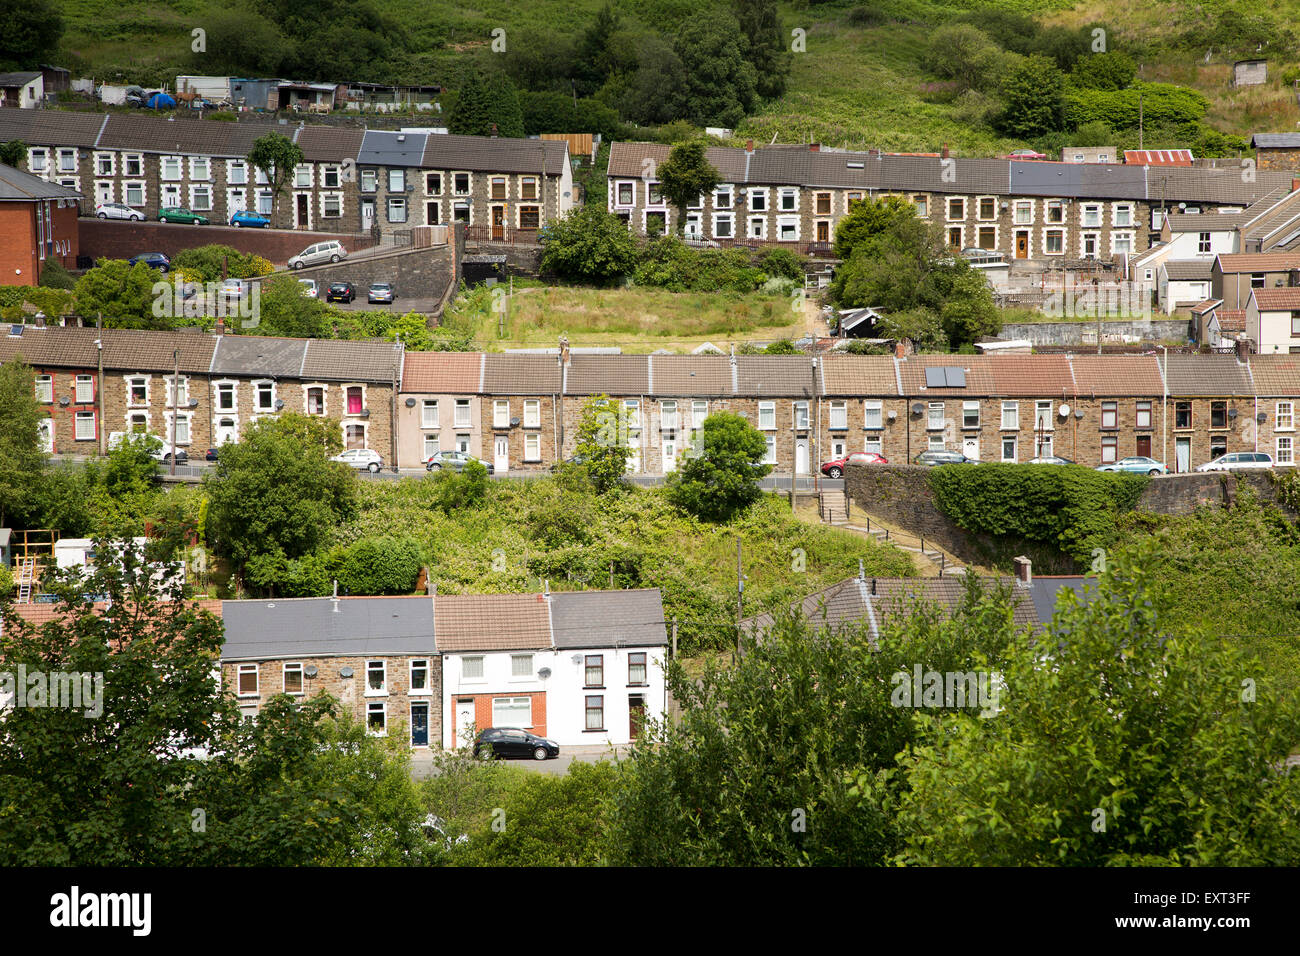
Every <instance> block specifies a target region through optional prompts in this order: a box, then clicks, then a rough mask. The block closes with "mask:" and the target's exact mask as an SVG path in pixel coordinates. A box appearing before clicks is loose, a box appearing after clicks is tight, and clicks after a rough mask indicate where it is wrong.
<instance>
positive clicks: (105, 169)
mask: <svg viewBox="0 0 1300 956" xmlns="http://www.w3.org/2000/svg"><path fill="white" fill-rule="evenodd" d="M95 175H96V176H115V175H117V154H116V153H113V152H102V151H101V152H96V153H95Z"/></svg>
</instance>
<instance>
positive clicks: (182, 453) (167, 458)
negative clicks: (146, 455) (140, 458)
mask: <svg viewBox="0 0 1300 956" xmlns="http://www.w3.org/2000/svg"><path fill="white" fill-rule="evenodd" d="M174 450H175V453H176V464H178V465H183V464H184V463H185V462H187V461H189V460H190V455H189V452H187V451H186V450H185V449H184V448H176V449H174ZM172 452H173V448H172V445H171V442H164V443H163V444H162V445H161V446H159V447H158V448H156V449H154V451H153V457H154V458H156V459H158V460H159V461H160V462H162V463H163V464H164V465H170V464H171V463H172Z"/></svg>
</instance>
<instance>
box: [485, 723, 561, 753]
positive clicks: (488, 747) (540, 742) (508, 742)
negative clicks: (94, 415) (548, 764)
mask: <svg viewBox="0 0 1300 956" xmlns="http://www.w3.org/2000/svg"><path fill="white" fill-rule="evenodd" d="M474 753H475V754H477V755H478V756H480V757H487V756H488V755H489V754H490V755H491V756H493V757H532V758H533V759H534V760H550V759H551V758H553V757H558V756H559V755H560V745H559V744H557V743H556V742H555V741H554V740H549V739H547V738H546V737H538V736H537V735H536V734H530V733H529V732H528V731H526V730H519V729H517V728H514V727H489V728H488V729H487V730H481V731H479V734H478V736H477V737H475V738H474Z"/></svg>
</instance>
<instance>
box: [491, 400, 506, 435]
mask: <svg viewBox="0 0 1300 956" xmlns="http://www.w3.org/2000/svg"><path fill="white" fill-rule="evenodd" d="M492 427H493V428H509V427H510V401H509V399H501V398H498V399H495V400H493V402H492Z"/></svg>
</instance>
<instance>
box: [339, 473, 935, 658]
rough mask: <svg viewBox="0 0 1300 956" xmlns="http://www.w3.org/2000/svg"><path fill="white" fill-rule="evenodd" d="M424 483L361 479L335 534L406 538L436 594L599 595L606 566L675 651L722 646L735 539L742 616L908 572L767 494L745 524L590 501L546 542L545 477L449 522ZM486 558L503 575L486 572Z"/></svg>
mask: <svg viewBox="0 0 1300 956" xmlns="http://www.w3.org/2000/svg"><path fill="white" fill-rule="evenodd" d="M430 485H431V482H427V481H402V482H397V483H393V484H390V483H387V482H365V483H362V512H361V514H360V516H359V517H358V518H357V520H356V521H355V522H354V523H353V524H352V525H350V526H349V527H347V528H345V529H344V530H343V533H342V537H343V539H344V540H352V539H354V538H357V537H361V536H363V535H372V534H380V535H394V536H404V535H411V534H414V535H415V536H417V537H418V538H419V539H420V541H421V542H422V543H423V545H424V546H425V547H426V549H427V550H428V553H429V554H430V555H431V557H432V562H433V563H432V567H431V573H432V575H433V580H434V581H436V583H437V585H438V589H439V590H440V591H441V592H443V593H460V592H488V591H505V592H536V591H539V590H541V588H542V584H543V582H544V581H546V580H549V581H550V586H551V588H552V589H553V590H557V591H566V590H581V589H584V588H586V587H591V588H606V587H609V584H610V577H609V563H610V562H611V561H612V562H614V564H615V575H614V586H615V587H618V588H624V587H658V588H661V589H662V591H663V594H664V611H665V614H666V615H667V617H669V618H672V617H673V616H674V615H676V616H678V617H679V619H680V621H681V635H680V636H681V640H682V647H683V649H685V650H690V649H694V648H696V647H698V646H699V645H700V644H701V643H710V642H711V643H713V644H715V645H721V646H726V644H727V643H729V642H730V641H733V640H734V637H735V632H734V629H731V628H730V627H729V624H730V623H732V622H734V621H735V611H736V538H737V536H739V537H740V538H741V540H742V547H743V553H744V564H745V573H746V574H747V575H748V577H749V580H748V583H747V584H746V594H745V607H746V613H747V614H749V613H758V612H759V611H760V610H761V609H763V608H766V607H770V606H772V604H774V603H776V602H793V601H794V600H796V599H798V598H800V597H802V596H804V595H805V594H807V593H810V592H812V591H816V590H818V589H820V588H823V587H826V586H827V585H829V584H832V583H834V582H836V581H839V580H842V579H844V578H846V577H851V576H853V575H855V574H856V573H857V570H858V560H859V559H862V561H863V563H864V566H865V568H866V571H867V573H868V574H872V575H878V576H881V577H885V576H894V575H898V576H912V575H914V574H915V570H914V568H913V566H912V562H911V560H910V559H909V557H908V556H907V555H906V554H905V553H904V552H901V551H899V550H898V549H896V548H894V547H893V546H892V545H886V544H880V543H877V542H875V541H873V540H865V539H863V538H861V537H859V536H857V535H854V534H852V533H851V532H847V531H841V530H838V529H832V528H829V527H818V526H814V525H809V524H807V523H806V522H803V521H800V520H799V519H798V518H796V517H794V516H793V515H791V514H790V511H789V506H788V505H787V504H786V503H785V502H784V500H783V499H779V498H777V497H775V496H770V495H765V496H764V497H763V499H762V500H761V501H760V503H759V504H758V505H757V506H755V508H754V509H752V510H751V512H750V513H749V514H748V515H746V516H745V517H743V518H741V519H738V520H737V521H736V522H734V523H733V524H731V525H724V526H719V525H709V524H702V523H700V522H697V521H695V520H693V519H690V518H686V517H683V516H681V515H680V514H678V513H676V512H675V511H674V510H673V509H671V508H670V507H669V506H668V505H667V504H666V503H665V502H664V500H663V496H662V493H661V492H659V491H654V490H648V489H641V488H634V489H631V490H629V491H628V492H627V493H625V494H623V495H618V496H613V497H606V498H603V499H598V500H596V501H594V502H592V503H591V508H590V514H589V515H586V516H585V520H584V522H583V527H584V528H585V533H586V535H587V540H585V541H574V540H569V541H550V542H547V541H544V540H540V539H539V538H538V537H537V528H538V527H539V524H540V523H549V522H548V521H547V519H548V518H549V517H550V516H552V515H554V514H555V510H554V509H556V508H557V507H566V505H565V504H557V502H556V495H557V489H556V486H555V484H554V482H552V481H551V480H549V479H542V478H539V479H531V480H515V481H497V482H492V483H491V485H490V492H489V499H488V501H487V503H486V504H485V505H484V506H483V507H481V508H476V509H473V510H470V511H464V512H457V513H454V514H452V515H444V514H443V513H442V512H440V511H437V510H432V509H431V508H430V507H429V503H430V500H431V498H430V492H431V487H430ZM570 504H571V502H570ZM530 528H531V529H532V530H530ZM796 548H799V549H802V550H803V551H804V552H805V554H806V570H805V571H795V570H792V565H793V563H794V557H793V556H792V552H793V551H794V549H796ZM494 562H496V565H497V566H498V567H500V566H502V565H504V567H505V570H504V571H500V572H498V571H494V570H493V567H494Z"/></svg>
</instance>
